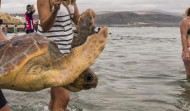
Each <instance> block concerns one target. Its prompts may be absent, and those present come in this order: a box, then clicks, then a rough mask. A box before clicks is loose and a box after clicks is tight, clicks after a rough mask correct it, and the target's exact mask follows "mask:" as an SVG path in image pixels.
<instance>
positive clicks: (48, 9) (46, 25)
mask: <svg viewBox="0 0 190 111" xmlns="http://www.w3.org/2000/svg"><path fill="white" fill-rule="evenodd" d="M60 4H61V2H60V1H59V0H57V1H55V2H50V0H37V8H38V14H39V18H40V25H41V27H42V30H43V31H44V32H47V31H49V30H50V28H51V27H52V26H53V24H54V21H55V18H56V16H57V12H58V10H59V8H60Z"/></svg>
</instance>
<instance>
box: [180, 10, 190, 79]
mask: <svg viewBox="0 0 190 111" xmlns="http://www.w3.org/2000/svg"><path fill="white" fill-rule="evenodd" d="M185 13H186V17H185V18H184V19H183V20H182V21H181V24H180V32H181V41H182V48H183V49H182V59H183V62H184V66H185V69H186V75H187V77H188V78H190V7H189V8H188V9H187V10H186V12H185Z"/></svg>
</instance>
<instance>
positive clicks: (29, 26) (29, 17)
mask: <svg viewBox="0 0 190 111" xmlns="http://www.w3.org/2000/svg"><path fill="white" fill-rule="evenodd" d="M26 9H27V11H26V13H25V14H24V16H25V19H26V34H29V33H33V32H34V18H33V14H34V12H35V11H36V9H35V7H34V5H27V6H26Z"/></svg>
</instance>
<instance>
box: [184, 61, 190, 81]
mask: <svg viewBox="0 0 190 111" xmlns="http://www.w3.org/2000/svg"><path fill="white" fill-rule="evenodd" d="M184 65H185V70H186V76H187V77H188V78H189V77H190V61H184Z"/></svg>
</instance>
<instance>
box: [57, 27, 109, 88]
mask: <svg viewBox="0 0 190 111" xmlns="http://www.w3.org/2000/svg"><path fill="white" fill-rule="evenodd" d="M107 38H108V29H107V27H104V28H102V29H101V30H100V32H99V33H98V34H94V35H91V36H89V37H88V38H87V41H86V42H85V43H84V44H83V45H81V46H79V47H76V48H74V49H72V50H71V52H70V53H69V54H67V55H65V56H63V57H62V58H60V59H59V60H58V61H57V62H59V63H63V64H62V65H61V64H60V66H61V67H60V68H62V69H63V70H62V73H63V74H62V75H63V78H64V80H63V86H66V85H69V84H71V83H72V82H74V80H75V79H76V78H78V77H79V75H80V74H81V73H82V72H83V71H84V70H86V69H87V68H88V67H90V66H91V65H92V64H93V63H94V60H95V59H96V58H97V57H98V56H99V55H100V53H101V52H102V51H103V49H104V47H105V45H106V42H107ZM57 62H56V63H57Z"/></svg>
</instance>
